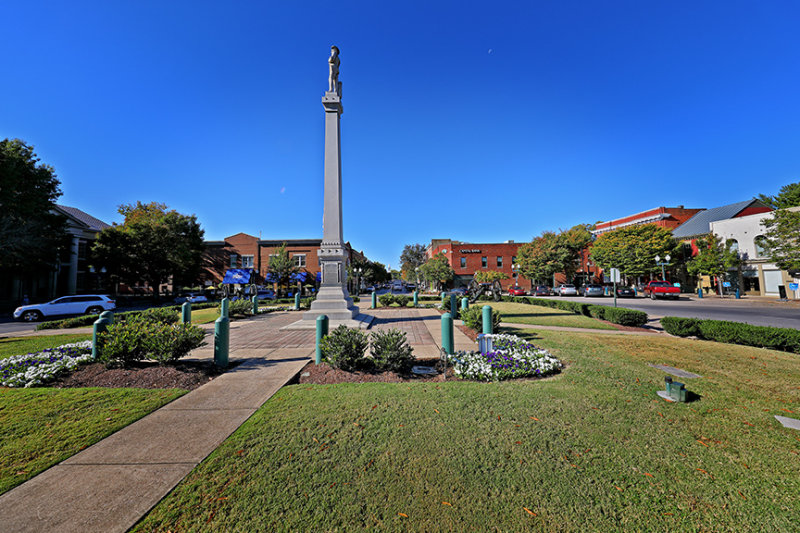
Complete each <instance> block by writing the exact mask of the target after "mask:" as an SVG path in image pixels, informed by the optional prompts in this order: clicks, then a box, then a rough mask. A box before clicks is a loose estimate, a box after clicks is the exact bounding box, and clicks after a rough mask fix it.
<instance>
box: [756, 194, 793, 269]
mask: <svg viewBox="0 0 800 533" xmlns="http://www.w3.org/2000/svg"><path fill="white" fill-rule="evenodd" d="M759 198H760V199H761V200H762V201H764V202H766V203H767V204H769V205H770V206H772V207H774V208H775V209H777V211H775V212H774V213H773V214H772V217H770V218H766V219H765V220H764V226H765V227H766V228H767V231H766V232H765V233H764V240H762V241H761V245H762V246H763V247H764V250H765V251H766V254H767V256H768V257H769V258H770V259H771V260H772V262H773V263H775V264H776V265H777V266H778V267H779V268H781V269H783V270H787V271H789V272H790V273H791V274H792V275H793V276H796V277H800V211H796V210H795V211H790V210H789V208H790V207H797V206H800V182H798V183H791V184H789V185H784V186H783V187H781V190H780V193H779V194H777V195H776V196H764V195H763V194H762V195H761V196H760V197H759Z"/></svg>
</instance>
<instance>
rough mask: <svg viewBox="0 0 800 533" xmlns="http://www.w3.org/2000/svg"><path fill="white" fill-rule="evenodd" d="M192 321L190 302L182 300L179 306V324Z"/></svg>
mask: <svg viewBox="0 0 800 533" xmlns="http://www.w3.org/2000/svg"><path fill="white" fill-rule="evenodd" d="M191 323H192V302H183V305H182V306H181V324H191Z"/></svg>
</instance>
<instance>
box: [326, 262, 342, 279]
mask: <svg viewBox="0 0 800 533" xmlns="http://www.w3.org/2000/svg"><path fill="white" fill-rule="evenodd" d="M340 265H341V263H323V264H322V283H325V284H328V283H341V282H342V279H341V278H342V276H341V268H340Z"/></svg>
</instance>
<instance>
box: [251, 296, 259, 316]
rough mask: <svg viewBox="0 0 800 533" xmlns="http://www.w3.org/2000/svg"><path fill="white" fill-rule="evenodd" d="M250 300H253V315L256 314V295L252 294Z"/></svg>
mask: <svg viewBox="0 0 800 533" xmlns="http://www.w3.org/2000/svg"><path fill="white" fill-rule="evenodd" d="M250 301H252V302H253V316H255V315H257V314H258V295H256V294H254V295H253V297H252V298H250Z"/></svg>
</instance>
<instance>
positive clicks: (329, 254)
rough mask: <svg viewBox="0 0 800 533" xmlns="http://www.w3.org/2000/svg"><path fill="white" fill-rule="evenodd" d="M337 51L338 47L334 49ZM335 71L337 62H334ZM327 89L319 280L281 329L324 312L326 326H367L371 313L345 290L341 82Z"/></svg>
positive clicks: (311, 322)
mask: <svg viewBox="0 0 800 533" xmlns="http://www.w3.org/2000/svg"><path fill="white" fill-rule="evenodd" d="M336 54H337V55H338V48H337V49H336ZM337 74H338V63H337ZM330 86H331V88H332V89H333V88H335V89H336V90H330V91H328V92H326V93H325V96H323V97H322V106H323V107H324V108H325V202H324V210H323V214H322V243H321V244H320V248H319V254H318V257H319V264H320V270H321V271H322V284H321V286H320V288H319V292H318V293H317V298H316V299H315V300H314V301H313V302H312V303H311V310H310V311H306V312H305V313H303V319H302V320H298V321H297V322H295V323H293V324H290V325H288V326H284V328H282V329H314V328H316V321H317V317H318V316H320V315H327V317H328V320H329V323H328V327H329V330H333V329H334V328H336V327H338V326H340V325H342V324H344V325H345V326H347V327H351V328H368V327H369V326H370V325H371V324H372V320H373V317H371V316H368V315H363V314H361V313H360V312H359V309H358V307H356V306H355V305H353V299H352V298H350V294H348V292H347V260H348V256H347V251H346V250H345V248H344V239H343V238H342V153H341V145H340V129H339V118H340V116H341V114H342V84H341V83H339V82H338V80H336V82H335V83H334V80H333V79H332V80H331V83H330Z"/></svg>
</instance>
